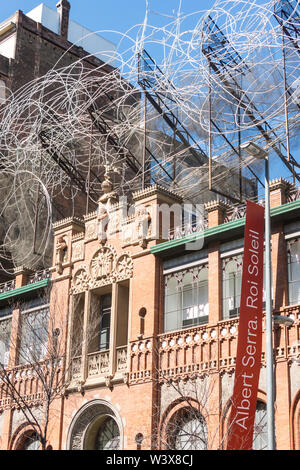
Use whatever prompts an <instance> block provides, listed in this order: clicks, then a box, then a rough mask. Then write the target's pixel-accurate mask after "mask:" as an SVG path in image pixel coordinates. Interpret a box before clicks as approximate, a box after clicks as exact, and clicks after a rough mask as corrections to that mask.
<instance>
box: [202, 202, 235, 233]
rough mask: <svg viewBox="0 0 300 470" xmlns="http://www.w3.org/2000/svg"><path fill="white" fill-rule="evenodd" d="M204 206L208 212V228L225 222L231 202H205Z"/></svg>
mask: <svg viewBox="0 0 300 470" xmlns="http://www.w3.org/2000/svg"><path fill="white" fill-rule="evenodd" d="M204 207H205V210H206V211H207V212H208V228H212V227H216V226H218V225H221V224H223V223H224V219H225V215H226V211H227V210H228V209H229V208H230V206H229V204H226V203H225V202H223V201H211V202H208V203H207V204H205V206H204Z"/></svg>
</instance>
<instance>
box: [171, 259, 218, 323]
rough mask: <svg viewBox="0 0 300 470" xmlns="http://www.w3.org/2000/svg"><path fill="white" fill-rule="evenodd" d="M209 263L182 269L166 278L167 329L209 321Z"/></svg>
mask: <svg viewBox="0 0 300 470" xmlns="http://www.w3.org/2000/svg"><path fill="white" fill-rule="evenodd" d="M208 310H209V309H208V268H207V265H201V266H197V267H196V268H192V269H187V270H182V271H179V272H177V273H176V274H175V275H169V276H166V278H165V312H164V313H165V315H164V319H165V320H164V323H165V331H172V330H176V329H181V328H187V327H190V326H194V325H198V324H200V323H204V322H207V321H208Z"/></svg>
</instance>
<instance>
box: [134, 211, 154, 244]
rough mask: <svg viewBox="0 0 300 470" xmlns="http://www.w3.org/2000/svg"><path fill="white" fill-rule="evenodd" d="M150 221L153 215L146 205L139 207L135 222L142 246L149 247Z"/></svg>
mask: <svg viewBox="0 0 300 470" xmlns="http://www.w3.org/2000/svg"><path fill="white" fill-rule="evenodd" d="M150 221H151V217H150V214H149V212H148V211H147V209H146V207H145V206H141V207H138V208H137V212H136V219H135V223H136V232H137V237H138V240H139V245H140V246H141V247H142V248H146V247H147V237H148V231H149V224H150Z"/></svg>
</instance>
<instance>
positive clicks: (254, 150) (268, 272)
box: [241, 142, 275, 450]
mask: <svg viewBox="0 0 300 470" xmlns="http://www.w3.org/2000/svg"><path fill="white" fill-rule="evenodd" d="M241 148H242V149H244V150H246V151H247V153H249V154H250V155H252V156H253V157H255V158H257V159H259V160H264V161H265V278H266V285H265V287H266V372H267V432H268V450H274V449H275V419H274V367H273V338H272V265H271V216H270V186H269V184H270V176H269V154H268V152H266V151H265V150H264V149H262V148H261V147H259V146H258V145H257V144H255V143H254V142H246V143H244V144H242V145H241Z"/></svg>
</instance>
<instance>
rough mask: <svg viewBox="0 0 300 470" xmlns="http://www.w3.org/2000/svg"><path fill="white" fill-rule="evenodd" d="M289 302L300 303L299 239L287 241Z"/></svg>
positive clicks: (291, 303)
mask: <svg viewBox="0 0 300 470" xmlns="http://www.w3.org/2000/svg"><path fill="white" fill-rule="evenodd" d="M287 248H288V284H289V304H290V305H295V304H299V303H300V239H297V238H295V239H294V240H291V241H289V242H288V246H287Z"/></svg>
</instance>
